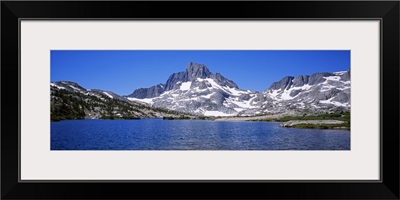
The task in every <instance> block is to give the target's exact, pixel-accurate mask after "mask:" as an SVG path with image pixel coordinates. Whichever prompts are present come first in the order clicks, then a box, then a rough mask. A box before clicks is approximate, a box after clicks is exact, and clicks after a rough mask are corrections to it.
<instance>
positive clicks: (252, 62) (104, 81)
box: [50, 50, 350, 95]
mask: <svg viewBox="0 0 400 200" xmlns="http://www.w3.org/2000/svg"><path fill="white" fill-rule="evenodd" d="M189 62H196V63H200V64H205V65H206V66H207V67H208V69H209V70H210V71H211V72H212V73H217V72H219V73H221V74H222V75H223V76H225V77H226V78H228V79H231V80H233V81H234V82H235V83H236V84H237V85H238V86H239V88H241V89H246V90H247V89H250V90H256V91H263V90H265V89H266V88H268V87H269V86H270V85H271V83H272V82H275V81H279V80H280V79H282V78H283V77H285V76H297V75H310V74H313V73H316V72H336V71H345V70H349V69H350V51H349V50H343V51H342V50H334V51H328V50H322V51H321V50H315V51H314V50H312V51H311V50H290V51H289V50H278V51H275V50H254V51H253V50H251V51H250V50H212V51H210V50H201V51H197V50H182V51H181V50H173V51H172V50H121V51H120V50H118V51H117V50H90V51H89V50H52V51H51V69H50V73H51V77H50V79H51V81H52V82H54V81H74V82H77V83H78V84H79V85H81V86H82V87H84V88H87V89H103V90H109V91H113V92H115V93H117V94H120V95H127V94H130V93H132V92H133V91H134V90H135V89H138V88H141V87H150V86H152V85H156V84H158V83H165V82H166V80H167V79H168V77H169V75H171V74H172V73H174V72H180V71H184V70H185V69H186V67H187V64H188V63H189Z"/></svg>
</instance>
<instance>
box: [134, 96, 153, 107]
mask: <svg viewBox="0 0 400 200" xmlns="http://www.w3.org/2000/svg"><path fill="white" fill-rule="evenodd" d="M128 100H129V101H136V102H141V103H148V104H150V105H151V104H153V99H149V98H146V99H137V98H132V97H128Z"/></svg>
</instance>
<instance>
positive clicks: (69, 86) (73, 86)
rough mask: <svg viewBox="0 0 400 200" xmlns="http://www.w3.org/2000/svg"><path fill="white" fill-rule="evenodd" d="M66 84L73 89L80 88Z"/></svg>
mask: <svg viewBox="0 0 400 200" xmlns="http://www.w3.org/2000/svg"><path fill="white" fill-rule="evenodd" d="M68 86H69V87H71V88H72V89H74V90H78V91H81V89H79V88H77V87H74V86H72V85H68Z"/></svg>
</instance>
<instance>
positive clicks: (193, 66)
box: [186, 62, 212, 81]
mask: <svg viewBox="0 0 400 200" xmlns="http://www.w3.org/2000/svg"><path fill="white" fill-rule="evenodd" d="M186 74H187V80H186V81H192V80H195V79H196V78H208V77H209V76H210V75H212V73H211V72H210V70H208V68H207V67H206V66H205V65H203V64H198V63H194V62H190V63H189V64H188V66H187V68H186Z"/></svg>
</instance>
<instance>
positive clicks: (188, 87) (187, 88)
mask: <svg viewBox="0 0 400 200" xmlns="http://www.w3.org/2000/svg"><path fill="white" fill-rule="evenodd" d="M191 85H192V82H191V81H188V82H184V83H182V84H181V87H180V90H189V89H190V86H191Z"/></svg>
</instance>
